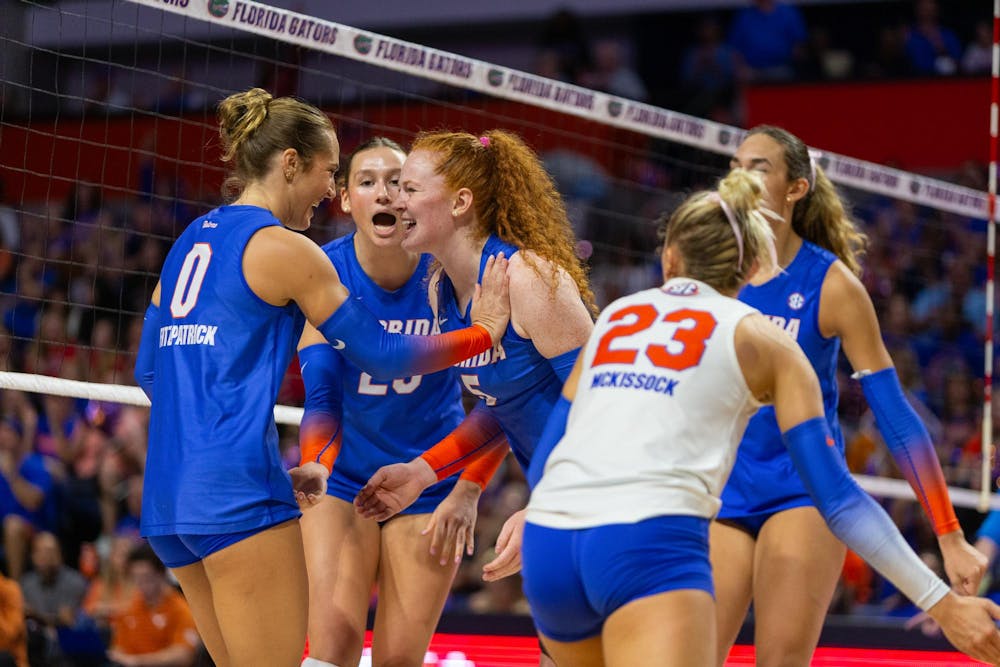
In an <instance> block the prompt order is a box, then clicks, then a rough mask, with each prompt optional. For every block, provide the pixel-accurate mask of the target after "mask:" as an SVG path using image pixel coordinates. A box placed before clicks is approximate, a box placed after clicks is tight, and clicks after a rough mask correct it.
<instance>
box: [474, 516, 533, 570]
mask: <svg viewBox="0 0 1000 667" xmlns="http://www.w3.org/2000/svg"><path fill="white" fill-rule="evenodd" d="M526 514H527V510H520V511H518V512H514V513H513V514H511V515H510V518H509V519H507V520H506V521H504V524H503V528H501V529H500V535H499V537H497V545H496V548H495V551H496V552H497V557H496V558H494V559H493V560H491V561H490V562H489V563H487V564H486V565H483V580H484V581H499V580H500V579H503V578H504V577H509V576H510V575H512V574H516V573H518V572H520V571H521V540H522V539H523V538H524V517H525V515H526Z"/></svg>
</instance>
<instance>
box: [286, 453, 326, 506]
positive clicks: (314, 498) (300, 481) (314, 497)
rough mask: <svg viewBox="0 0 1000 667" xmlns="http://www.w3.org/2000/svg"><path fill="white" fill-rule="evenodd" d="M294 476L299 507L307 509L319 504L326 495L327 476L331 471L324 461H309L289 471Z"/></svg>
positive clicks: (293, 484)
mask: <svg viewBox="0 0 1000 667" xmlns="http://www.w3.org/2000/svg"><path fill="white" fill-rule="evenodd" d="M288 474H289V475H291V476H292V489H293V490H294V491H295V502H297V503H298V504H299V509H301V510H305V509H308V508H310V507H312V506H313V505H315V504H317V503H318V502H319V501H320V500H322V499H323V496H325V495H326V478H327V477H329V476H330V471H329V470H327V469H326V466H324V465H323V464H322V463H316V462H315V461H309V462H308V463H304V464H302V465H300V466H298V467H297V468H292V469H291V470H289V471H288Z"/></svg>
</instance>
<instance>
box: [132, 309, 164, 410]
mask: <svg viewBox="0 0 1000 667" xmlns="http://www.w3.org/2000/svg"><path fill="white" fill-rule="evenodd" d="M159 329H160V309H159V307H157V306H156V304H153V303H150V304H149V306H147V307H146V315H145V317H143V318H142V338H141V340H140V341H139V352H138V354H136V356H135V372H134V374H135V381H136V383H137V384H138V385H139V386H140V387H142V390H143V391H144V392H145V393H146V397H147V398H149V400H153V376H154V374H155V369H156V346H157V339H158V337H159Z"/></svg>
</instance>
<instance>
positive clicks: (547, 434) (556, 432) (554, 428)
mask: <svg viewBox="0 0 1000 667" xmlns="http://www.w3.org/2000/svg"><path fill="white" fill-rule="evenodd" d="M572 405H573V404H572V403H570V402H569V401H567V400H566V397H565V396H563V395H562V394H561V393H560V394H559V400H558V401H556V404H555V405H554V406H552V412H550V413H549V420H548V421H547V422H545V428H544V429H543V430H542V436H541V437H540V438H539V439H538V444H537V445H536V446H535V451H534V453H533V454H532V455H531V463H530V464H529V465H528V473H527V475H525V477H526V479H527V481H528V487H529V488H532V489H533V488H535V485H536V484H538V481H539V480H540V479H541V478H542V473H543V472H544V471H545V462H546V461H547V460H548V459H549V454H551V453H552V450H553V449H555V447H556V445H557V444H559V441H560V440H562V437H563V436H564V435H566V420H567V419H568V418H569V409H570V407H571V406H572Z"/></svg>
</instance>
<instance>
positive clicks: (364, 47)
mask: <svg viewBox="0 0 1000 667" xmlns="http://www.w3.org/2000/svg"><path fill="white" fill-rule="evenodd" d="M354 50H355V51H357V52H358V53H360V54H361V55H363V56H367V55H368V52H369V51H371V50H372V38H371V37H369V36H368V35H358V36H357V37H355V38H354Z"/></svg>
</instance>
